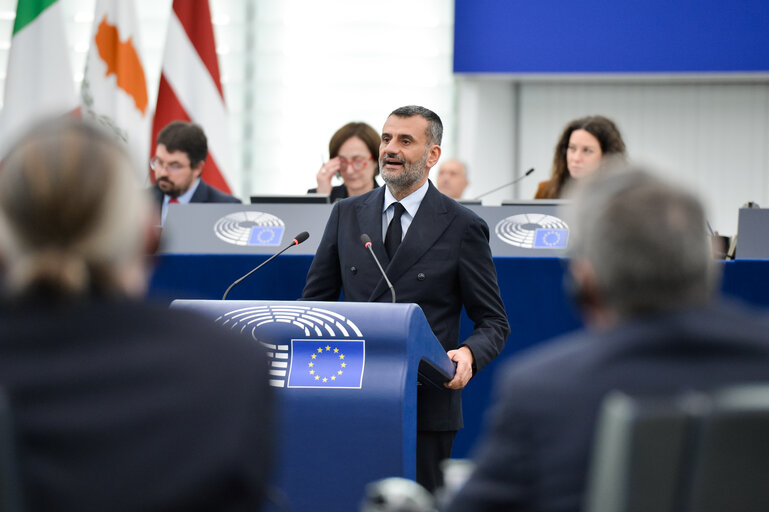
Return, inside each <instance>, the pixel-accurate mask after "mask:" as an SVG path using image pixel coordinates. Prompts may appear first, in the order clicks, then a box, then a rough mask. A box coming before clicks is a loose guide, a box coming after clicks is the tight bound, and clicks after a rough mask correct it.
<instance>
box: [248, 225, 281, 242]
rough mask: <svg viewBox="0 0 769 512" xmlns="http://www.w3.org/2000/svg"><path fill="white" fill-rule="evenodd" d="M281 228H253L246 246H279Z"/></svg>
mask: <svg viewBox="0 0 769 512" xmlns="http://www.w3.org/2000/svg"><path fill="white" fill-rule="evenodd" d="M284 229H285V228H284V227H283V226H255V227H253V228H252V229H251V236H250V237H248V245H280V241H281V240H282V239H283V230H284Z"/></svg>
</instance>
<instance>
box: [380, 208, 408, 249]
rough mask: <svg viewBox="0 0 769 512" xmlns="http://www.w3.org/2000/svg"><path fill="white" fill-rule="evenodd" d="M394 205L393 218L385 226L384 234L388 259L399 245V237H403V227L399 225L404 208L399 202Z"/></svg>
mask: <svg viewBox="0 0 769 512" xmlns="http://www.w3.org/2000/svg"><path fill="white" fill-rule="evenodd" d="M393 206H394V207H395V215H393V220H391V221H390V225H389V226H387V233H386V234H385V249H387V255H388V256H389V257H390V259H393V256H395V251H397V250H398V247H400V245H401V238H403V227H401V216H402V215H403V212H405V211H406V209H405V208H404V207H403V205H402V204H400V203H393Z"/></svg>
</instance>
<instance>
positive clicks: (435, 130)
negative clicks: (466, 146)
mask: <svg viewBox="0 0 769 512" xmlns="http://www.w3.org/2000/svg"><path fill="white" fill-rule="evenodd" d="M390 115H391V116H396V117H414V116H420V117H423V118H425V119H426V120H427V132H426V134H427V145H428V146H432V145H433V144H435V145H438V146H440V145H441V140H442V139H443V123H442V122H441V118H440V117H438V114H436V113H435V112H433V111H432V110H430V109H427V108H425V107H420V106H418V105H408V106H405V107H400V108H396V109H395V110H393V111H392V112H391V113H390Z"/></svg>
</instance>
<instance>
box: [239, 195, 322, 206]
mask: <svg viewBox="0 0 769 512" xmlns="http://www.w3.org/2000/svg"><path fill="white" fill-rule="evenodd" d="M330 202H331V198H330V196H329V195H328V194H302V195H290V196H251V204H317V203H330Z"/></svg>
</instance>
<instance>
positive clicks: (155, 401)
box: [0, 120, 273, 511]
mask: <svg viewBox="0 0 769 512" xmlns="http://www.w3.org/2000/svg"><path fill="white" fill-rule="evenodd" d="M153 224H154V222H153V210H152V208H151V204H150V200H149V197H148V196H147V195H146V192H145V191H143V190H141V189H140V185H139V183H138V181H136V172H134V171H133V169H132V168H131V163H130V159H129V158H128V156H127V154H126V153H124V151H123V150H122V149H121V147H120V146H119V144H118V143H117V142H115V141H113V140H112V139H110V138H109V137H108V136H106V135H105V134H103V133H102V132H100V131H98V130H97V129H96V128H94V127H93V126H89V125H87V124H85V123H83V122H80V121H75V120H55V121H53V122H50V123H48V124H46V125H44V126H40V127H38V128H36V129H35V130H33V131H32V132H30V133H29V134H28V135H27V136H25V137H24V138H23V139H22V140H21V141H20V142H19V143H18V144H17V145H16V146H15V147H14V149H13V150H12V151H11V152H10V154H9V155H8V156H7V158H6V159H5V160H4V161H3V163H2V168H1V169H0V248H2V249H0V251H2V254H0V257H1V258H2V261H3V263H4V268H5V271H6V276H5V277H6V287H5V289H4V290H3V296H2V307H1V308H0V326H2V327H1V328H0V386H2V387H3V388H4V389H5V390H6V392H7V394H8V396H9V398H10V403H11V409H12V416H13V418H14V426H15V434H16V445H17V450H16V451H17V454H18V463H19V467H20V473H21V482H22V488H23V500H24V505H25V509H26V510H64V511H67V510H78V511H89V510H112V511H116V510H117V511H121V510H126V511H128V510H244V509H245V510H258V509H259V508H260V503H261V501H262V497H263V495H264V493H265V484H266V480H267V477H268V474H267V473H268V466H269V464H270V460H269V459H270V447H271V444H272V420H273V413H272V404H271V402H272V399H271V394H270V392H269V389H270V388H269V387H268V378H267V365H266V358H265V355H264V353H263V351H262V349H261V347H259V346H258V345H257V344H254V343H253V342H249V340H247V339H244V338H241V337H239V336H237V335H235V334H233V333H231V332H228V331H225V330H222V329H219V328H217V327H216V326H215V325H213V324H212V322H210V321H208V320H204V319H200V318H197V317H195V316H193V315H192V314H189V313H186V312H182V311H178V310H169V309H168V308H167V307H159V306H157V307H156V306H152V305H150V304H148V303H145V302H143V301H142V299H141V297H142V295H143V294H144V292H145V290H146V286H147V277H148V276H147V272H148V269H147V266H146V254H145V251H146V247H147V246H148V245H152V244H153V243H154V241H153V238H155V237H156V236H157V234H156V230H155V228H154V226H153Z"/></svg>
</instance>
